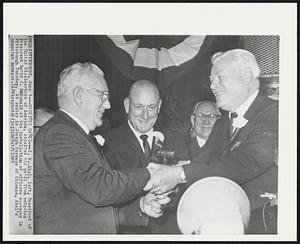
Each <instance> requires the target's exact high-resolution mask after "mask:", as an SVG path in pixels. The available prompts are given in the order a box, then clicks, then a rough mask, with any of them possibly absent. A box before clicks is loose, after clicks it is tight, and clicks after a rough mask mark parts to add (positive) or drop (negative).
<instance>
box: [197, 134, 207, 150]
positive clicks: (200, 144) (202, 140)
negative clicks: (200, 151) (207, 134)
mask: <svg viewBox="0 0 300 244" xmlns="http://www.w3.org/2000/svg"><path fill="white" fill-rule="evenodd" d="M196 139H197V142H198V145H199V147H200V148H201V147H203V146H204V144H205V143H206V140H204V139H202V138H201V137H199V136H196Z"/></svg>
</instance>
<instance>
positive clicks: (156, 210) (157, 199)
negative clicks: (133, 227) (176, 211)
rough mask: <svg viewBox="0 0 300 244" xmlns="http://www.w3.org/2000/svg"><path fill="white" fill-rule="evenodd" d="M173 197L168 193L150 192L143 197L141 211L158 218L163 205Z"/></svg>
mask: <svg viewBox="0 0 300 244" xmlns="http://www.w3.org/2000/svg"><path fill="white" fill-rule="evenodd" d="M170 201H171V199H170V198H169V197H168V195H167V194H163V195H155V194H153V193H151V192H148V193H147V194H146V195H145V196H143V197H141V200H140V208H141V211H142V212H143V213H145V214H147V215H149V216H150V217H153V218H158V217H160V216H161V215H162V214H163V212H162V206H163V205H165V204H167V203H169V202H170Z"/></svg>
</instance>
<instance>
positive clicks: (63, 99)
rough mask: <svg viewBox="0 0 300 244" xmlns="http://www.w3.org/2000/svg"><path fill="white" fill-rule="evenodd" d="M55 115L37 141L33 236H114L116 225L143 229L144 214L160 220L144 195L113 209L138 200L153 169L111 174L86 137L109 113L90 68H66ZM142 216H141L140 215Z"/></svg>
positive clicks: (98, 77) (103, 87)
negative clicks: (134, 225)
mask: <svg viewBox="0 0 300 244" xmlns="http://www.w3.org/2000/svg"><path fill="white" fill-rule="evenodd" d="M57 97H58V105H59V111H58V112H57V113H56V115H55V116H54V117H53V118H51V119H50V120H49V121H48V122H47V123H46V124H45V125H43V126H42V127H41V128H40V130H39V132H38V133H37V135H36V137H35V148H34V149H35V150H34V152H35V154H34V157H35V158H34V233H36V234H99V233H106V234H110V233H117V231H118V225H119V224H120V223H121V224H129V225H131V224H137V223H138V224H141V225H147V223H148V221H149V220H148V217H147V216H145V215H144V214H143V213H147V214H148V215H150V216H152V217H159V216H161V214H162V213H161V209H160V206H161V204H164V203H166V202H168V201H169V200H170V199H169V198H168V197H165V198H164V197H163V198H161V199H157V198H156V197H155V196H154V194H151V193H148V194H147V195H146V196H145V197H141V198H140V199H138V201H135V202H134V203H132V204H131V205H130V206H124V207H123V208H117V207H116V206H117V204H119V203H124V202H127V201H129V200H131V199H133V198H134V197H136V196H137V195H140V194H141V192H142V189H143V187H144V186H145V185H146V183H147V181H148V179H149V177H150V173H153V171H151V170H147V169H146V168H139V169H132V170H128V171H124V172H121V171H117V170H111V169H110V167H109V164H108V163H107V162H106V160H105V158H104V156H103V155H102V154H101V152H100V151H99V150H98V147H97V142H96V140H95V138H93V137H91V136H89V132H90V131H93V130H94V129H95V128H96V127H97V126H101V124H102V116H103V113H104V111H105V110H106V109H109V108H110V103H109V100H108V98H109V91H108V87H107V84H106V81H105V78H104V74H103V72H102V71H101V70H100V69H99V68H98V67H97V66H96V65H95V64H92V63H83V64H82V63H76V64H73V65H71V66H70V67H68V68H66V69H64V70H63V71H62V73H61V74H60V79H59V83H58V92H57ZM141 212H143V213H141Z"/></svg>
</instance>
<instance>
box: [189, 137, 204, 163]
mask: <svg viewBox="0 0 300 244" xmlns="http://www.w3.org/2000/svg"><path fill="white" fill-rule="evenodd" d="M187 141H188V146H189V149H190V155H191V159H193V158H195V157H196V156H198V155H199V152H200V147H199V144H198V142H197V138H196V137H194V138H191V137H190V135H188V139H187ZM202 147H203V146H202Z"/></svg>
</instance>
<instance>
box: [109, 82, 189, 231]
mask: <svg viewBox="0 0 300 244" xmlns="http://www.w3.org/2000/svg"><path fill="white" fill-rule="evenodd" d="M161 103H162V101H161V99H160V95H159V91H158V88H157V86H156V85H155V84H154V83H152V82H150V81H148V80H138V81H136V82H135V83H134V84H133V85H132V87H131V88H130V91H129V95H128V97H126V98H125V100H124V107H125V111H126V113H127V114H128V121H126V123H125V124H123V125H121V126H119V127H117V128H116V129H114V130H112V131H109V132H108V133H107V136H106V140H105V148H106V157H107V159H108V162H109V163H110V164H111V166H112V167H113V168H115V169H128V168H139V167H145V166H146V165H148V162H149V161H150V160H153V157H152V158H151V150H152V148H151V146H152V145H154V141H155V140H158V143H160V146H161V147H162V148H163V149H164V150H165V151H169V152H170V153H171V152H174V155H173V161H179V160H188V159H189V158H190V156H189V150H188V147H187V143H186V140H185V137H184V135H183V134H180V133H179V132H175V131H172V130H170V129H169V130H164V131H163V133H161V132H155V131H154V129H153V126H154V124H155V122H156V120H157V116H158V114H159V110H160V106H161ZM159 137H161V138H159ZM172 163H173V162H172ZM172 204H175V199H174V200H173V203H172ZM172 207H173V208H174V209H173V213H172V214H173V216H172V217H169V216H170V215H172V214H171V213H170V212H172V211H171V210H170V211H168V212H167V211H165V213H164V215H163V216H162V217H160V218H159V219H157V220H152V224H151V226H150V229H151V232H152V233H178V231H179V230H178V228H177V223H176V218H175V210H176V206H172ZM170 218H173V221H172V222H168V220H169V219H170ZM154 222H155V223H156V224H154ZM136 230H137V229H133V230H132V232H135V231H136ZM144 231H146V230H143V232H144Z"/></svg>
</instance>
